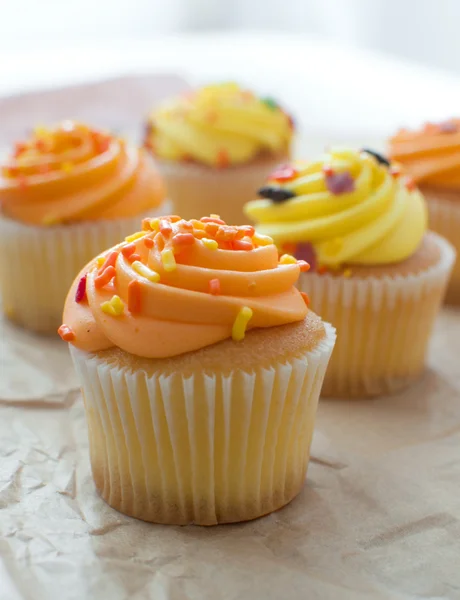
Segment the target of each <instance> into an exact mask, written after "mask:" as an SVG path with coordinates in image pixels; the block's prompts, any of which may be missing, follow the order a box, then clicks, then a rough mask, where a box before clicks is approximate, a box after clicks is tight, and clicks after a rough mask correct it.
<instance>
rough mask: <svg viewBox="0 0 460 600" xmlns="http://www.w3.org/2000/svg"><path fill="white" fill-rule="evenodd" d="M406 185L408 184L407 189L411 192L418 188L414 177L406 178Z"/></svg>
mask: <svg viewBox="0 0 460 600" xmlns="http://www.w3.org/2000/svg"><path fill="white" fill-rule="evenodd" d="M405 186H406V189H407V190H408V191H409V192H413V191H414V190H415V189H416V187H417V186H416V185H415V181H414V180H413V179H412V177H407V178H406V181H405Z"/></svg>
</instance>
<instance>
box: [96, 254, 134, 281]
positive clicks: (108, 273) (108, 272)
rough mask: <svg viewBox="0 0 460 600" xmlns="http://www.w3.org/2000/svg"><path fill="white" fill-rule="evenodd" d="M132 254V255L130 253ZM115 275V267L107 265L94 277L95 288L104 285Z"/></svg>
mask: <svg viewBox="0 0 460 600" xmlns="http://www.w3.org/2000/svg"><path fill="white" fill-rule="evenodd" d="M131 256H132V255H131ZM114 277H115V267H114V266H112V265H110V266H108V267H107V268H106V269H105V271H104V272H103V273H101V275H98V276H97V277H95V278H94V286H95V287H96V288H101V287H104V286H105V285H107V284H108V283H109V281H111V280H112V279H113V278H114Z"/></svg>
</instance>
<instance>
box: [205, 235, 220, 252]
mask: <svg viewBox="0 0 460 600" xmlns="http://www.w3.org/2000/svg"><path fill="white" fill-rule="evenodd" d="M201 241H202V242H203V244H204V245H205V246H206V248H207V249H208V250H217V248H218V247H219V244H218V243H217V242H216V240H210V239H209V238H203V239H202V240H201Z"/></svg>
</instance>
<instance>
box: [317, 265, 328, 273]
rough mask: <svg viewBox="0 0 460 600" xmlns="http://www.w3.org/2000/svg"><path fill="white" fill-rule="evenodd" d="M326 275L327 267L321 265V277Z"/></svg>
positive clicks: (319, 269)
mask: <svg viewBox="0 0 460 600" xmlns="http://www.w3.org/2000/svg"><path fill="white" fill-rule="evenodd" d="M325 273H327V267H326V265H321V266H320V267H318V274H319V275H324V274H325Z"/></svg>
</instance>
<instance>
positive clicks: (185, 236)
mask: <svg viewBox="0 0 460 600" xmlns="http://www.w3.org/2000/svg"><path fill="white" fill-rule="evenodd" d="M172 243H173V245H174V246H191V245H192V244H194V243H195V236H194V235H193V233H176V235H175V236H174V237H173V238H172Z"/></svg>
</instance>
